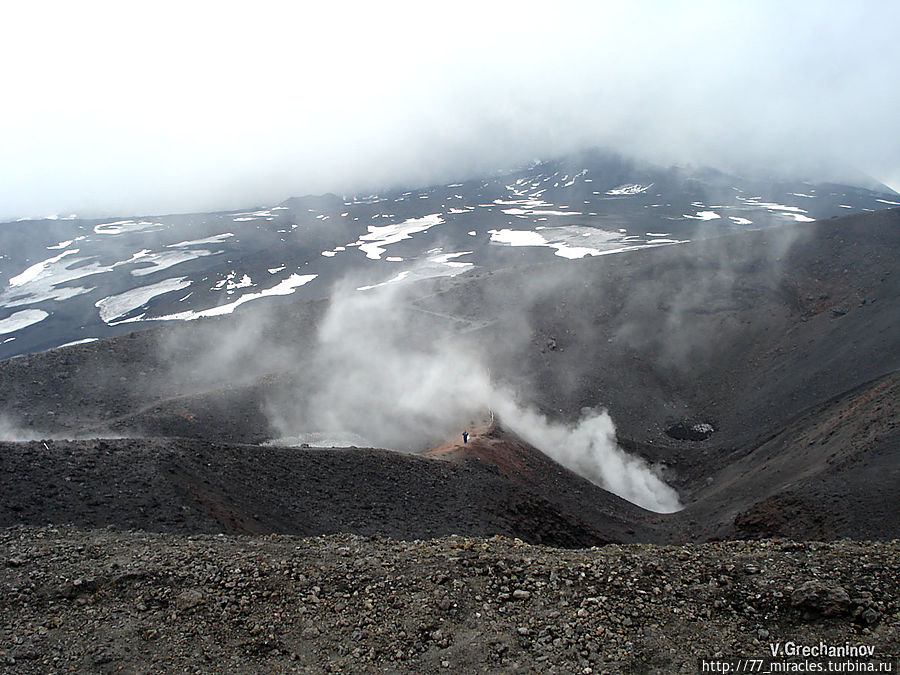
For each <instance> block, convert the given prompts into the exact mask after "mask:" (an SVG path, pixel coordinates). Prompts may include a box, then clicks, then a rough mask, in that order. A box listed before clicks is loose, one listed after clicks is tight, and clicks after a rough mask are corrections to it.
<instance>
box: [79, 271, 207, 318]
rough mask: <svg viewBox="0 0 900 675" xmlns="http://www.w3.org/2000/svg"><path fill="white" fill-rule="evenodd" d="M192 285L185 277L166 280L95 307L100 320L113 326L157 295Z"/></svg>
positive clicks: (121, 294)
mask: <svg viewBox="0 0 900 675" xmlns="http://www.w3.org/2000/svg"><path fill="white" fill-rule="evenodd" d="M190 285H191V282H190V281H187V279H186V278H185V277H179V278H177V279H164V280H163V281H160V282H157V283H155V284H150V285H149V286H140V287H138V288H133V289H131V290H130V291H125V292H124V293H119V294H118V295H110V296H109V297H106V298H103V299H102V300H98V301H97V302H95V303H94V307H96V308H97V309H98V310H99V311H100V318H101V319H102V320H103V322H104V323H107V324H110V325H113V323H114V322H115V320H116V319H118V318H120V317H123V316H125V315H126V314H128V313H129V312H131V311H132V310H135V309H137V308H138V307H142V306H143V305H145V304H147V303H148V302H149V301H150V300H151V299H153V298H155V297H156V296H157V295H163V294H164V293H169V292H171V291H180V290H181V289H183V288H187V287H188V286H190Z"/></svg>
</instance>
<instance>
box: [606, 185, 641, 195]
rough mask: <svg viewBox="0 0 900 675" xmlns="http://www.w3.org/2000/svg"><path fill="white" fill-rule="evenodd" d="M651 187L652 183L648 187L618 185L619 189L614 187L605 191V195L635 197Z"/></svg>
mask: <svg viewBox="0 0 900 675" xmlns="http://www.w3.org/2000/svg"><path fill="white" fill-rule="evenodd" d="M651 187H653V183H650V184H649V185H641V184H639V183H625V184H624V185H620V186H619V187H615V188H613V189H612V190H607V191H606V194H608V195H637V194H640V193H641V192H646V191H647V190H649V189H650V188H651Z"/></svg>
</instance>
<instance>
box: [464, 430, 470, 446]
mask: <svg viewBox="0 0 900 675" xmlns="http://www.w3.org/2000/svg"><path fill="white" fill-rule="evenodd" d="M468 442H469V432H468V431H464V432H463V443H468Z"/></svg>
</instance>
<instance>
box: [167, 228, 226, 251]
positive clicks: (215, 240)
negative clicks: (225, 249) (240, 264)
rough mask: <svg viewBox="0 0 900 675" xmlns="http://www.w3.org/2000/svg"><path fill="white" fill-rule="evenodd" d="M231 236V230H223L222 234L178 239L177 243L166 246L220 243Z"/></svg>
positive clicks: (176, 246)
mask: <svg viewBox="0 0 900 675" xmlns="http://www.w3.org/2000/svg"><path fill="white" fill-rule="evenodd" d="M233 236H234V234H232V233H231V232H224V233H222V234H216V235H213V236H212V237H207V238H206V239H191V240H190V241H179V242H178V243H177V244H167V245H166V248H179V247H181V246H200V245H202V244H221V243H222V242H223V241H225V240H226V239H228V238H229V237H233Z"/></svg>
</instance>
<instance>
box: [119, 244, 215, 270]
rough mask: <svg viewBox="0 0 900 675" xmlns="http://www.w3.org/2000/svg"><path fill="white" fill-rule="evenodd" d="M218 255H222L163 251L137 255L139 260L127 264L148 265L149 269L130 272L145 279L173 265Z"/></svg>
mask: <svg viewBox="0 0 900 675" xmlns="http://www.w3.org/2000/svg"><path fill="white" fill-rule="evenodd" d="M142 253H143V252H142ZM220 253H222V251H208V250H206V249H204V248H201V249H195V250H188V251H163V252H161V253H144V254H138V255H139V259H137V260H133V261H128V262H137V263H149V264H150V266H149V267H140V268H138V269H136V270H132V271H131V273H132V274H133V275H134V276H136V277H145V276H147V275H148V274H154V273H155V272H161V271H162V270H165V269H169V268H170V267H174V266H175V265H180V264H181V263H183V262H188V261H189V260H195V259H196V258H205V257H206V256H209V255H219V254H220Z"/></svg>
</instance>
